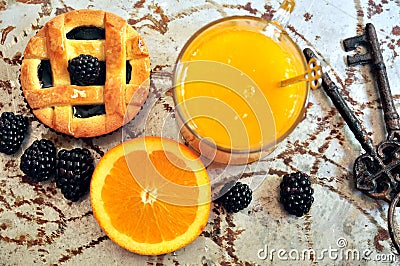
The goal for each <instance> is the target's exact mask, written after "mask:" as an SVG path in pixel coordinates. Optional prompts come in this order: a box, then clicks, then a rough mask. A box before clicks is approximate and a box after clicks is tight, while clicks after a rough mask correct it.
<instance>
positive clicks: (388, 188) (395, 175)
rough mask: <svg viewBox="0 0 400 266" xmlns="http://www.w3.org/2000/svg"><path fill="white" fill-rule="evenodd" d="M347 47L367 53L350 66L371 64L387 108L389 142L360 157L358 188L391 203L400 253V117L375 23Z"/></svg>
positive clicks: (390, 224)
mask: <svg viewBox="0 0 400 266" xmlns="http://www.w3.org/2000/svg"><path fill="white" fill-rule="evenodd" d="M343 46H344V49H345V51H346V52H348V51H353V50H354V49H356V48H357V47H359V46H362V47H363V48H364V49H365V50H366V52H365V53H364V54H356V55H354V56H347V64H348V65H349V66H352V65H357V64H368V65H370V66H371V70H372V74H373V75H374V77H375V80H376V85H377V89H378V91H379V97H380V101H381V105H382V109H383V114H384V119H385V127H386V131H387V137H386V140H385V141H383V142H381V143H380V144H379V145H378V146H377V148H376V153H377V154H376V155H377V156H374V157H371V156H370V155H368V154H365V155H363V156H360V157H359V158H358V159H357V160H356V162H355V164H354V172H355V175H356V182H357V188H358V189H360V190H361V191H363V192H365V193H367V194H368V195H369V196H372V197H373V198H376V199H384V200H386V201H387V202H389V203H390V207H389V213H388V229H389V233H390V237H391V239H392V241H393V244H394V246H395V248H396V250H397V252H398V253H399V254H400V245H399V243H400V242H399V239H398V237H397V235H396V233H395V231H394V228H393V220H394V212H395V208H396V207H397V204H398V202H399V199H400V118H399V115H398V113H397V110H396V108H395V106H394V102H393V96H392V93H391V90H390V85H389V79H388V76H387V73H386V66H385V63H384V61H383V56H382V53H381V50H380V47H379V40H378V37H377V35H376V31H375V27H374V26H373V24H371V23H368V24H367V25H366V26H365V32H364V34H363V35H360V36H356V37H352V38H348V39H345V40H344V41H343Z"/></svg>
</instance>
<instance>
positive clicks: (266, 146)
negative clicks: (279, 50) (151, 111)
mask: <svg viewBox="0 0 400 266" xmlns="http://www.w3.org/2000/svg"><path fill="white" fill-rule="evenodd" d="M235 20H237V21H255V22H259V23H265V24H271V25H273V26H275V27H276V28H277V29H279V30H280V31H281V32H282V33H283V34H285V35H286V36H287V39H288V41H289V42H290V43H291V44H292V45H293V47H295V49H296V51H297V52H298V54H299V55H300V57H301V59H302V63H303V67H304V69H307V64H306V60H305V57H304V55H303V53H302V52H301V49H300V48H299V46H298V45H297V44H296V43H295V42H294V41H293V39H292V38H291V37H290V36H289V35H288V34H287V32H286V31H285V30H284V29H283V28H282V27H281V26H280V25H279V24H278V23H272V22H273V20H272V21H269V20H266V19H262V18H259V17H255V16H249V15H234V16H227V17H223V18H220V19H216V20H214V21H212V22H210V23H208V24H206V25H204V26H203V27H201V28H200V29H199V30H197V31H196V32H195V33H193V34H192V35H191V36H190V38H189V39H188V40H187V41H186V43H185V45H184V46H183V47H182V49H181V50H180V52H179V55H178V58H177V60H176V62H175V65H174V69H173V71H172V89H173V101H174V105H175V112H176V113H177V114H178V119H181V120H182V122H183V121H186V120H188V119H185V115H184V114H183V110H181V107H180V106H181V104H179V103H178V100H177V89H176V87H177V83H176V75H177V70H178V66H179V65H180V64H182V63H184V62H181V60H182V57H183V55H184V54H185V52H186V51H187V49H188V47H189V46H190V45H191V44H192V42H193V41H194V40H196V39H197V37H198V36H199V35H200V34H202V33H203V32H205V31H207V30H208V29H210V28H212V27H214V26H217V25H219V24H222V23H224V22H229V21H235ZM305 86H306V93H305V97H304V102H303V103H302V108H301V111H300V112H299V114H298V116H297V117H296V119H295V121H294V123H293V124H292V125H291V126H290V127H289V128H288V129H287V130H285V132H284V133H283V134H282V135H281V136H280V137H279V138H276V137H275V138H274V140H273V141H271V142H269V143H266V144H260V146H259V147H257V148H249V149H237V148H232V147H231V148H227V147H223V146H220V145H218V144H217V143H211V142H210V141H209V140H208V138H207V137H206V136H201V135H200V134H198V132H197V131H196V130H195V129H194V128H193V127H192V126H190V124H189V123H187V122H186V123H182V126H186V128H188V129H189V130H190V133H191V134H193V135H194V136H195V137H196V138H197V139H198V140H199V141H201V142H204V143H206V144H207V145H209V146H211V147H212V146H214V147H215V148H216V149H217V150H219V151H223V152H227V153H231V154H254V153H260V152H263V151H266V150H268V149H272V150H274V149H275V148H276V146H277V144H278V143H280V142H281V141H282V140H284V139H285V138H286V137H288V136H289V135H290V134H291V133H292V132H293V130H294V129H295V128H296V127H297V126H298V124H299V123H300V122H301V121H302V120H303V118H304V114H305V112H306V107H307V103H308V97H309V91H310V86H309V84H308V82H306V85H305ZM275 133H276V131H275ZM275 135H276V134H275ZM271 152H272V151H271Z"/></svg>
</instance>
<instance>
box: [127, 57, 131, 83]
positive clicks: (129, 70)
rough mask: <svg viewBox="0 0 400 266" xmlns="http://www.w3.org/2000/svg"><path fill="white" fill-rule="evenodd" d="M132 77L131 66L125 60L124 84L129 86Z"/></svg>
mask: <svg viewBox="0 0 400 266" xmlns="http://www.w3.org/2000/svg"><path fill="white" fill-rule="evenodd" d="M131 77H132V66H131V63H129V61H128V60H126V84H129V82H130V81H131Z"/></svg>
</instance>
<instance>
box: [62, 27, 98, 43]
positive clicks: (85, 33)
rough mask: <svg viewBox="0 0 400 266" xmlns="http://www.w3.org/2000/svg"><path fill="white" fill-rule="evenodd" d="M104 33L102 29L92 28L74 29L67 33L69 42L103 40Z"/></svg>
mask: <svg viewBox="0 0 400 266" xmlns="http://www.w3.org/2000/svg"><path fill="white" fill-rule="evenodd" d="M105 36H106V32H105V30H104V29H103V28H99V27H94V26H83V27H76V28H73V29H72V30H70V31H69V32H68V33H67V39H71V40H104V39H105Z"/></svg>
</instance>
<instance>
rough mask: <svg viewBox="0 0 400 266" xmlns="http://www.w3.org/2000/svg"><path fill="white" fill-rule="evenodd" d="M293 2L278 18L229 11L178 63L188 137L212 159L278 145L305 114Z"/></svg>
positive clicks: (245, 159)
mask: <svg viewBox="0 0 400 266" xmlns="http://www.w3.org/2000/svg"><path fill="white" fill-rule="evenodd" d="M293 7H294V1H293V0H292V1H284V2H283V4H282V5H281V7H280V9H279V10H278V11H277V13H276V14H277V15H275V18H274V20H272V21H266V20H263V19H260V18H256V17H251V16H234V17H226V18H222V19H220V20H217V21H214V22H212V23H210V24H208V25H207V26H205V27H203V28H202V29H200V30H199V31H198V32H196V33H195V34H194V35H193V36H192V37H191V38H190V39H189V41H188V42H187V43H186V45H185V46H184V47H183V49H182V51H181V53H180V55H179V57H178V60H177V64H176V66H175V69H174V101H175V105H176V107H175V112H176V119H177V122H178V125H179V126H180V132H181V134H182V135H183V137H184V138H185V140H186V142H187V143H188V144H189V146H191V147H192V148H194V149H195V150H197V151H198V152H199V153H201V154H202V155H203V156H205V157H207V158H208V159H210V160H213V161H216V162H220V163H224V164H246V163H249V162H252V161H255V160H258V159H259V158H261V157H262V156H264V155H267V154H269V153H271V152H272V151H273V149H274V148H275V147H276V145H277V143H279V142H280V141H281V140H283V139H284V138H285V137H287V136H288V135H289V134H290V133H291V132H292V131H293V129H294V128H295V127H296V126H297V124H298V123H299V122H300V121H301V119H302V118H303V115H304V112H305V105H306V102H307V96H308V91H309V85H308V83H307V82H299V83H295V84H291V85H288V86H286V87H281V85H280V81H282V80H285V79H288V78H290V77H294V76H298V75H300V74H302V73H305V72H306V69H307V65H306V62H305V59H304V57H303V54H302V53H301V50H300V49H299V48H298V46H297V45H296V44H295V43H294V42H293V40H292V39H291V38H290V37H289V36H288V34H287V33H286V32H285V30H284V25H285V24H286V22H287V20H288V17H289V15H290V13H291V11H292V10H293Z"/></svg>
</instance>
